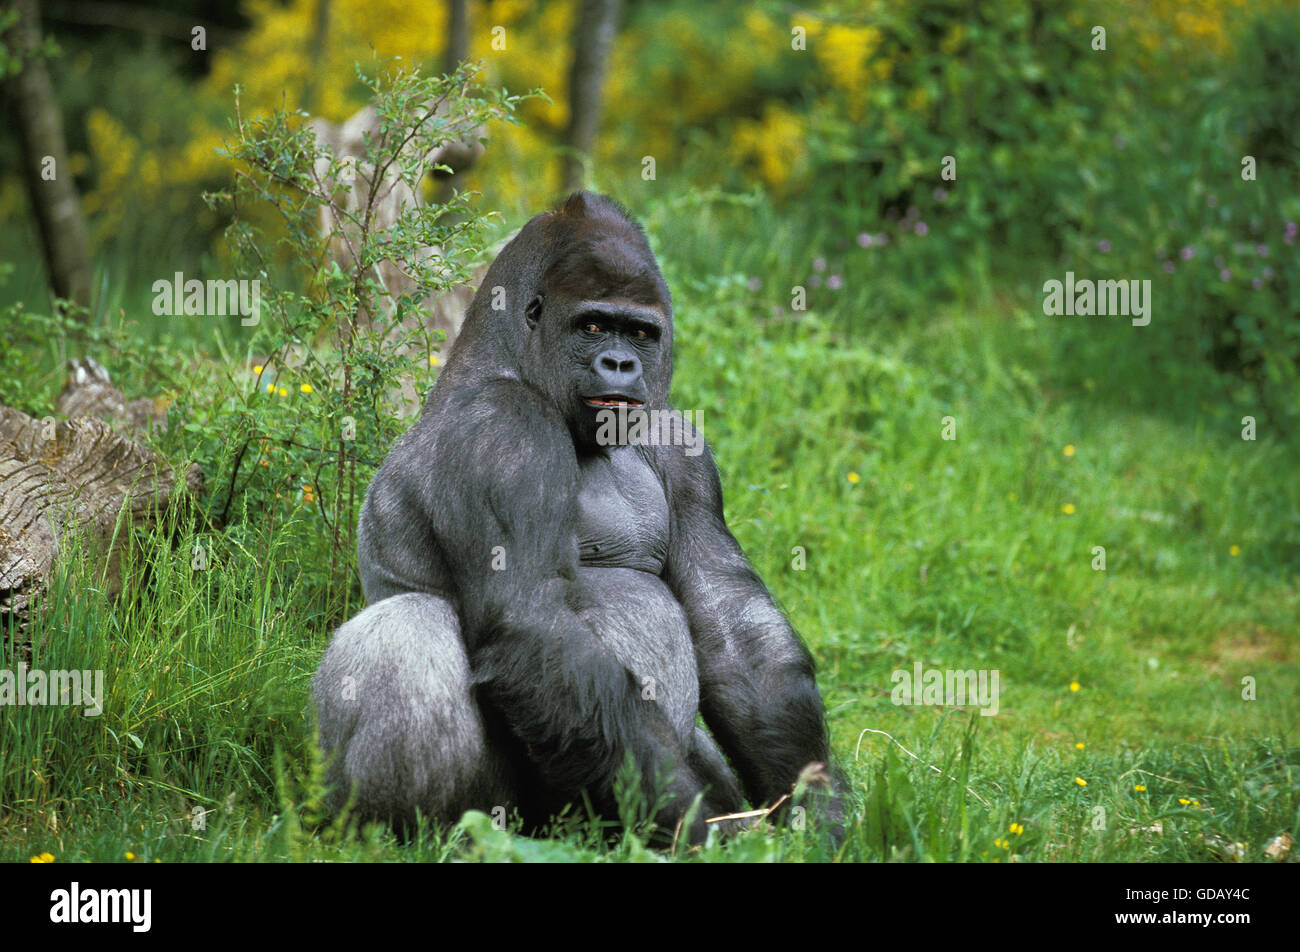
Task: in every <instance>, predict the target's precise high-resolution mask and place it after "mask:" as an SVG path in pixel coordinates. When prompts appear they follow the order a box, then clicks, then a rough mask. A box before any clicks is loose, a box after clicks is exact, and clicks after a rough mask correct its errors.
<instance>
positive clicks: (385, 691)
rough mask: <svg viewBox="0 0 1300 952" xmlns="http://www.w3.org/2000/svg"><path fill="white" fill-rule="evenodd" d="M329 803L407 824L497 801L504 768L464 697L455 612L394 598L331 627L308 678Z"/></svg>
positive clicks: (434, 603) (502, 795) (431, 600)
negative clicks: (328, 639)
mask: <svg viewBox="0 0 1300 952" xmlns="http://www.w3.org/2000/svg"><path fill="white" fill-rule="evenodd" d="M312 687H313V694H314V697H315V700H316V710H317V714H318V718H319V726H320V739H321V748H322V750H323V751H324V753H325V755H326V756H327V757H328V758H330V765H329V770H328V774H327V777H328V780H329V783H330V786H331V787H332V788H333V790H332V798H333V799H332V802H333V804H334V806H335V808H336V809H337V808H339V807H341V806H342V805H343V804H344V803H346V802H347V800H348V798H349V797H350V796H351V797H355V802H354V808H355V811H356V815H357V816H358V817H359V818H361V819H382V820H393V821H396V822H397V823H398V824H399V825H400V824H406V823H410V822H412V821H413V820H414V818H415V813H416V811H417V810H418V811H420V812H421V813H423V814H425V815H426V816H432V817H436V818H438V819H440V820H443V821H448V822H450V821H455V820H456V819H458V818H459V817H460V815H461V813H463V812H464V811H465V810H467V809H470V808H471V807H475V808H479V809H483V810H491V809H492V808H493V807H494V806H506V807H507V809H509V807H510V804H508V803H507V802H506V800H507V798H508V796H509V784H508V777H507V768H506V765H505V763H504V762H503V760H502V758H501V757H499V756H498V755H497V752H496V751H495V750H494V749H493V746H492V744H491V743H490V741H489V737H488V731H487V729H486V728H485V725H484V721H483V716H482V713H481V712H480V710H479V709H478V706H477V705H476V704H475V703H474V700H473V697H472V694H471V684H470V674H469V664H468V661H467V660H466V657H465V650H464V647H463V644H462V642H461V635H460V623H459V621H458V620H457V617H456V612H455V609H454V608H453V607H452V606H451V605H450V604H449V603H448V602H447V601H446V600H445V599H442V598H439V597H437V596H434V595H424V594H414V593H407V594H402V595H394V596H392V597H391V598H386V599H384V600H383V601H381V602H377V603H376V604H374V605H371V606H369V607H368V608H366V609H365V610H364V611H362V612H361V613H360V614H358V615H357V616H356V617H354V618H352V619H351V620H350V621H348V622H347V623H346V624H345V625H343V626H342V627H340V628H339V630H338V631H337V632H336V633H335V635H334V638H333V639H332V640H331V642H330V645H329V648H328V649H327V650H326V652H325V657H324V658H323V659H322V660H321V665H320V668H319V670H318V671H317V672H316V677H315V680H314V682H313V686H312Z"/></svg>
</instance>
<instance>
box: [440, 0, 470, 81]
mask: <svg viewBox="0 0 1300 952" xmlns="http://www.w3.org/2000/svg"><path fill="white" fill-rule="evenodd" d="M468 7H469V4H468V3H467V0H447V51H446V52H445V53H444V54H443V57H442V71H443V72H444V73H447V74H449V75H450V74H451V73H454V72H455V71H456V67H457V66H459V65H460V64H461V63H462V62H464V61H465V60H466V59H468V58H469V9H468Z"/></svg>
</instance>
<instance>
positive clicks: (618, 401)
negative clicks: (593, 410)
mask: <svg viewBox="0 0 1300 952" xmlns="http://www.w3.org/2000/svg"><path fill="white" fill-rule="evenodd" d="M585 399H586V402H587V406H589V407H627V408H629V409H632V410H636V409H639V408H641V407H643V406H645V404H644V403H643V402H642V401H640V400H633V399H632V398H631V397H625V396H623V395H622V394H621V393H607V394H605V395H604V396H600V397H586V398H585Z"/></svg>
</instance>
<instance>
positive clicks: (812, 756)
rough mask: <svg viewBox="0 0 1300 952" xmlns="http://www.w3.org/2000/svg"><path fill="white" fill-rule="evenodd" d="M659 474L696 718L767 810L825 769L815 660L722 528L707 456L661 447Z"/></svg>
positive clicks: (718, 492) (717, 488) (718, 490)
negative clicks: (803, 778)
mask: <svg viewBox="0 0 1300 952" xmlns="http://www.w3.org/2000/svg"><path fill="white" fill-rule="evenodd" d="M660 465H661V466H662V467H663V470H664V472H665V477H666V482H667V485H668V487H669V507H670V510H671V512H672V531H671V540H670V545H669V554H668V567H667V573H666V578H667V582H668V585H669V587H670V588H671V589H672V590H673V592H674V594H676V596H677V598H678V599H679V600H680V601H681V603H682V606H683V608H684V609H685V610H686V616H687V618H688V619H689V620H690V625H691V635H692V637H693V638H694V639H695V651H696V657H697V659H698V661H699V668H700V710H701V713H702V714H703V715H704V720H705V722H706V723H707V724H708V725H709V729H710V730H711V731H712V732H713V735H714V736H715V737H716V738H717V740H718V743H719V744H720V745H721V747H722V749H723V750H724V751H725V752H726V754H727V756H728V757H730V758H731V761H732V764H733V765H734V766H735V768H736V770H737V772H738V773H739V774H740V778H741V782H742V783H743V784H744V787H745V792H746V793H747V794H748V796H749V798H750V800H751V801H752V802H754V803H755V804H771V803H773V802H774V801H775V800H777V799H778V798H780V796H781V795H782V794H785V793H789V792H790V790H791V788H792V787H793V785H794V783H795V780H796V779H797V777H798V775H799V771H800V770H801V769H802V768H803V767H804V766H805V765H806V764H808V763H810V762H812V761H821V762H822V763H825V764H827V765H828V766H829V763H830V749H829V747H830V745H829V741H828V738H827V734H826V725H825V719H824V713H823V709H822V702H821V696H820V695H819V694H818V693H817V685H816V682H815V681H814V680H813V660H812V656H811V655H810V654H809V652H808V649H807V647H805V645H804V643H803V642H802V641H801V640H800V638H799V636H798V634H796V633H795V631H794V629H793V628H792V627H791V626H790V623H789V622H788V621H786V619H785V616H784V615H783V614H782V613H781V611H780V610H779V609H778V608H777V607H776V605H775V604H774V603H773V601H772V597H771V596H770V595H769V594H768V591H767V588H766V587H765V586H764V585H763V582H762V581H761V580H760V579H759V577H758V575H757V574H755V572H754V570H753V569H752V568H750V566H749V563H748V561H747V560H746V559H745V556H744V553H743V552H742V551H741V548H740V545H739V543H737V542H736V540H735V538H734V537H733V536H732V534H731V532H730V530H729V529H728V528H727V523H726V520H725V519H724V517H723V509H722V486H721V483H720V481H719V479H718V470H717V467H716V466H715V465H714V463H713V457H712V455H711V454H710V453H709V451H708V449H707V448H706V449H705V451H704V452H703V453H702V454H701V455H698V456H695V457H690V456H687V455H685V453H684V452H683V451H682V448H681V447H668V448H665V449H663V450H661V451H660ZM837 786H838V784H837ZM838 810H839V807H838V805H836V806H835V807H834V808H833V812H835V813H838Z"/></svg>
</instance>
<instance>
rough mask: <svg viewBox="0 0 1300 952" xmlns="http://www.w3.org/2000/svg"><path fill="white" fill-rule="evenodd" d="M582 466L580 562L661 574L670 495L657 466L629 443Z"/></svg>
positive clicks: (579, 505)
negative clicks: (657, 470)
mask: <svg viewBox="0 0 1300 952" xmlns="http://www.w3.org/2000/svg"><path fill="white" fill-rule="evenodd" d="M579 465H580V466H581V470H582V486H581V488H580V489H579V491H578V524H577V535H578V558H579V561H580V562H581V563H582V564H583V565H590V566H605V567H610V568H627V569H638V570H640V571H642V572H649V573H650V574H651V575H656V576H657V575H660V574H661V573H662V572H663V568H664V560H665V559H666V558H667V556H668V500H667V498H666V497H665V496H664V489H663V486H662V485H661V484H660V482H659V478H658V477H657V476H656V475H655V474H654V471H653V470H651V469H650V467H649V466H648V465H647V464H646V462H645V460H643V459H642V458H641V456H640V455H639V454H638V453H637V451H636V450H634V449H631V448H628V447H625V448H622V449H615V450H613V451H611V452H610V453H609V454H608V455H597V456H592V457H588V458H585V459H582V460H580V462H579Z"/></svg>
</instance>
